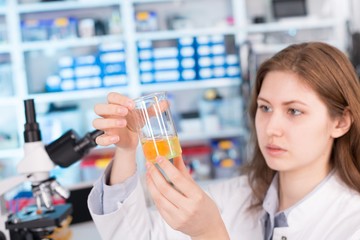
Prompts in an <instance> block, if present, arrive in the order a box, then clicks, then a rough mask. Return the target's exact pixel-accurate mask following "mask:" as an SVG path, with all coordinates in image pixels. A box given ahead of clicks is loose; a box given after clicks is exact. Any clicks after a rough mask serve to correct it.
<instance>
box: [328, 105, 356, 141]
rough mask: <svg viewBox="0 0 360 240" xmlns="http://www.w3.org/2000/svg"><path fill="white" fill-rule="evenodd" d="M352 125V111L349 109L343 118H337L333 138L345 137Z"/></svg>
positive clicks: (346, 109)
mask: <svg viewBox="0 0 360 240" xmlns="http://www.w3.org/2000/svg"><path fill="white" fill-rule="evenodd" d="M352 123H353V117H352V114H351V111H350V110H349V109H348V108H345V110H344V112H343V115H342V116H341V117H337V120H336V122H335V124H336V125H335V128H334V129H333V132H332V134H331V136H332V137H333V138H339V137H341V136H343V135H345V134H346V133H347V132H348V131H349V129H350V127H351V125H352Z"/></svg>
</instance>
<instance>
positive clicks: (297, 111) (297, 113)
mask: <svg viewBox="0 0 360 240" xmlns="http://www.w3.org/2000/svg"><path fill="white" fill-rule="evenodd" d="M288 113H290V114H291V115H293V116H299V115H301V114H302V112H301V111H300V110H297V109H295V108H290V109H289V111H288Z"/></svg>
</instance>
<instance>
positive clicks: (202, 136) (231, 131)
mask: <svg viewBox="0 0 360 240" xmlns="http://www.w3.org/2000/svg"><path fill="white" fill-rule="evenodd" d="M178 135H179V139H180V142H182V143H185V142H188V141H202V140H208V139H216V138H232V137H239V136H243V137H246V136H247V132H246V130H245V129H244V128H240V127H239V128H224V129H221V130H220V131H214V132H204V131H201V130H200V131H198V132H196V131H195V130H194V132H180V133H179V134H178Z"/></svg>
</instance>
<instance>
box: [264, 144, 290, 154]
mask: <svg viewBox="0 0 360 240" xmlns="http://www.w3.org/2000/svg"><path fill="white" fill-rule="evenodd" d="M266 152H267V153H268V154H269V155H271V156H280V155H282V154H283V153H285V152H286V150H285V149H283V148H281V147H279V146H277V145H273V144H269V145H266Z"/></svg>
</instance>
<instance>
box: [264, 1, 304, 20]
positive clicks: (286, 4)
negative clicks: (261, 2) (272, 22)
mask: <svg viewBox="0 0 360 240" xmlns="http://www.w3.org/2000/svg"><path fill="white" fill-rule="evenodd" d="M271 2H272V10H273V17H274V18H275V19H280V18H284V17H300V16H306V14H307V10H306V0H272V1H271Z"/></svg>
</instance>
